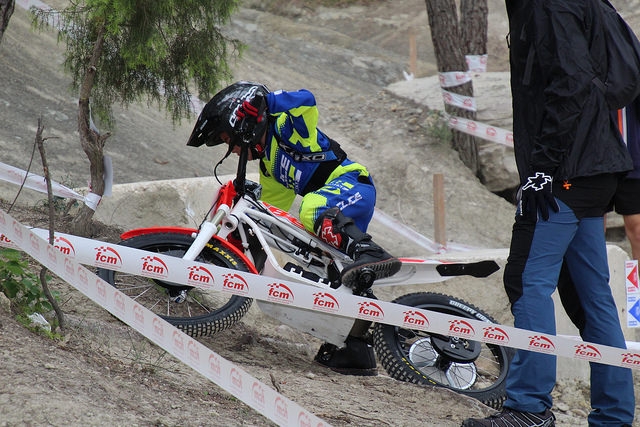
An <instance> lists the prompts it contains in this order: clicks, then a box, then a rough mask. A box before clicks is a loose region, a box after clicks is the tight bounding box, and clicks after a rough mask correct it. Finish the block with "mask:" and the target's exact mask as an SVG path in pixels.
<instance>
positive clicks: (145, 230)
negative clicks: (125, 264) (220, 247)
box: [120, 227, 215, 240]
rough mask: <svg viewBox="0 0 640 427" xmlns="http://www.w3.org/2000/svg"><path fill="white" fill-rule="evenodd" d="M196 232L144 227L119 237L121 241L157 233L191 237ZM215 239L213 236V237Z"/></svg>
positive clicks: (188, 229)
mask: <svg viewBox="0 0 640 427" xmlns="http://www.w3.org/2000/svg"><path fill="white" fill-rule="evenodd" d="M197 232H198V230H196V229H195V228H187V227H144V228H134V229H133V230H128V231H125V232H124V233H122V234H121V235H120V238H121V239H122V240H125V239H130V238H132V237H137V236H142V235H143V234H158V233H176V234H186V235H188V236H191V235H192V234H193V233H197ZM214 237H215V236H214Z"/></svg>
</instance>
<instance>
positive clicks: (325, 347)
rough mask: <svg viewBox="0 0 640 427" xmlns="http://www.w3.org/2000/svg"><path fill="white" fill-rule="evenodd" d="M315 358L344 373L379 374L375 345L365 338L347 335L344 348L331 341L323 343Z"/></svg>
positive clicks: (333, 369) (318, 361) (322, 363)
mask: <svg viewBox="0 0 640 427" xmlns="http://www.w3.org/2000/svg"><path fill="white" fill-rule="evenodd" d="M313 360H315V361H316V362H317V363H319V364H320V365H322V366H326V367H327V368H329V369H331V370H332V371H335V372H338V373H340V374H344V375H360V376H375V375H377V374H378V369H377V368H376V356H375V353H374V351H373V347H372V346H371V345H370V344H368V343H367V342H366V341H365V340H364V339H362V338H356V337H354V336H351V335H349V336H348V337H347V339H346V341H345V346H344V347H342V348H338V347H337V346H335V345H333V344H329V343H324V344H322V346H321V347H320V350H318V354H317V355H316V357H315V359H313Z"/></svg>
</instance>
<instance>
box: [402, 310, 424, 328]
mask: <svg viewBox="0 0 640 427" xmlns="http://www.w3.org/2000/svg"><path fill="white" fill-rule="evenodd" d="M402 323H403V325H404V326H408V327H410V328H418V329H427V328H428V327H429V319H427V316H425V315H424V314H422V313H421V312H419V311H415V310H407V311H405V312H404V313H402Z"/></svg>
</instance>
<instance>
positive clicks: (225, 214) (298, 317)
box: [183, 184, 449, 346]
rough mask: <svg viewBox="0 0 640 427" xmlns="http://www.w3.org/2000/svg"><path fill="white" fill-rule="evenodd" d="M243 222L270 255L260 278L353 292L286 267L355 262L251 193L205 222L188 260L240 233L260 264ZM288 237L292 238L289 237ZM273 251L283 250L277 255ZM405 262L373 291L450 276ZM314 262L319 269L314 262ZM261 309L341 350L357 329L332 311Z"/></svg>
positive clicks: (322, 271)
mask: <svg viewBox="0 0 640 427" xmlns="http://www.w3.org/2000/svg"><path fill="white" fill-rule="evenodd" d="M229 185H231V184H229ZM240 224H246V225H247V226H248V228H249V230H251V231H250V232H251V233H253V235H254V236H255V237H256V238H257V239H258V241H259V242H260V244H261V245H262V248H263V250H264V252H265V254H266V260H265V262H264V267H263V268H262V271H261V272H260V274H261V275H264V276H268V277H273V278H274V279H283V280H287V281H293V282H297V283H301V284H303V285H307V286H314V287H317V288H321V289H327V290H328V289H331V290H333V291H337V292H345V293H347V294H352V290H351V289H349V288H347V287H346V286H339V287H338V288H337V289H332V288H331V283H329V282H328V281H325V280H318V281H314V280H310V279H308V278H306V277H304V276H303V272H296V271H293V270H287V269H285V268H284V266H283V265H284V264H285V262H284V261H283V258H290V259H293V260H294V261H296V263H297V265H298V266H300V267H303V268H304V269H305V270H306V271H310V272H312V273H315V274H317V275H318V276H320V277H324V276H325V275H326V267H327V266H328V265H329V263H330V262H331V261H333V262H335V263H336V265H337V266H338V268H339V269H340V270H342V267H343V266H344V265H346V264H349V263H351V262H353V261H352V260H351V259H350V258H349V257H348V256H347V255H346V254H344V253H342V252H340V251H339V250H337V249H336V248H334V247H332V246H330V245H328V244H326V243H324V242H323V241H322V240H320V239H319V238H318V237H317V236H315V235H314V234H311V233H309V232H308V231H306V230H305V228H304V226H303V225H302V223H300V221H299V220H298V219H297V218H295V217H293V216H292V215H290V214H289V213H287V212H285V211H282V210H280V209H278V208H276V207H275V206H272V205H270V204H268V203H266V202H263V201H260V200H253V199H252V198H251V196H249V195H245V196H244V197H241V198H240V199H239V200H238V201H237V202H236V203H235V205H234V206H233V207H229V206H228V205H225V204H222V205H220V206H218V208H217V209H216V211H214V212H213V213H212V215H211V216H210V218H209V219H208V220H206V221H205V222H204V223H203V224H202V226H201V227H200V230H199V231H198V233H197V234H195V235H194V237H195V240H194V242H193V244H192V245H191V246H190V248H189V250H188V251H187V252H186V253H185V255H184V256H183V258H184V259H187V260H191V261H193V260H195V259H196V257H197V256H198V255H199V254H200V252H201V251H202V249H203V248H204V247H205V245H206V244H207V243H208V242H209V240H210V239H211V238H212V237H213V236H214V235H217V236H218V237H220V238H222V239H223V240H226V239H227V237H228V236H229V235H230V234H231V233H232V232H234V231H236V230H237V231H238V233H239V235H240V240H241V241H242V245H243V248H244V254H245V255H246V256H247V258H248V259H249V260H251V262H253V263H254V265H255V260H254V258H253V255H252V253H251V251H250V249H249V243H248V236H247V230H246V229H245V227H239V225H240ZM274 227H275V228H274ZM273 230H278V231H279V232H280V234H281V235H278V234H276V232H275V231H273ZM285 236H288V238H287V237H285ZM292 238H295V239H298V240H299V241H300V242H304V243H306V244H308V245H309V246H311V247H312V248H318V249H320V250H321V252H320V253H321V255H317V254H314V253H310V252H307V253H302V252H300V251H299V247H298V246H296V245H295V244H293V243H292V242H291V239H292ZM274 249H276V250H277V251H278V254H277V255H276V252H274ZM285 250H286V251H287V252H288V253H287V252H285ZM400 261H401V262H402V266H401V268H400V271H399V272H398V273H396V274H395V275H393V276H391V277H388V278H385V279H381V280H377V281H375V282H374V284H373V287H379V286H406V285H414V284H425V283H434V282H441V281H443V280H446V279H448V278H449V277H443V276H441V275H440V274H439V273H438V272H437V271H436V270H435V268H434V266H435V265H437V264H440V263H439V262H438V261H434V260H423V259H407V258H401V259H400ZM312 262H313V263H315V264H316V265H314V264H312ZM300 264H302V265H300ZM258 306H259V307H260V309H261V310H262V311H263V312H264V313H265V314H267V315H269V316H271V317H273V318H274V319H276V320H278V321H280V322H281V323H284V324H287V325H289V326H292V327H294V328H296V329H297V330H300V331H303V332H306V333H308V334H310V335H312V336H314V337H316V338H319V339H321V340H323V341H327V342H330V343H332V344H334V345H337V346H342V345H343V344H344V341H345V339H346V338H347V336H348V335H349V332H350V331H351V329H352V327H353V325H354V320H353V319H351V318H347V317H342V316H336V315H333V314H330V313H321V312H317V311H311V310H305V309H301V308H296V307H290V306H287V305H284V304H276V303H271V302H268V301H258Z"/></svg>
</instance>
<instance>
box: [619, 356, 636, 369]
mask: <svg viewBox="0 0 640 427" xmlns="http://www.w3.org/2000/svg"><path fill="white" fill-rule="evenodd" d="M621 364H622V366H626V367H627V368H635V369H638V366H640V354H638V353H625V354H623V355H622V363H621Z"/></svg>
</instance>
